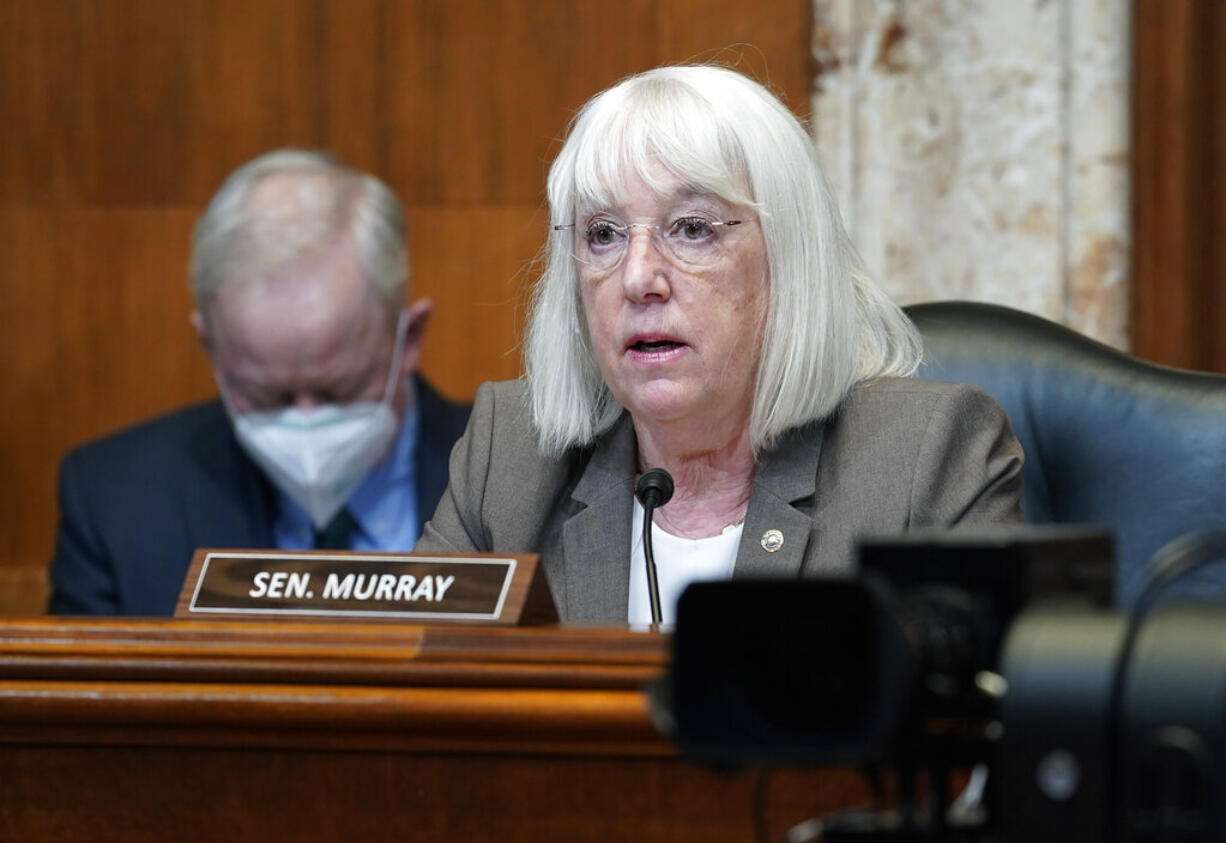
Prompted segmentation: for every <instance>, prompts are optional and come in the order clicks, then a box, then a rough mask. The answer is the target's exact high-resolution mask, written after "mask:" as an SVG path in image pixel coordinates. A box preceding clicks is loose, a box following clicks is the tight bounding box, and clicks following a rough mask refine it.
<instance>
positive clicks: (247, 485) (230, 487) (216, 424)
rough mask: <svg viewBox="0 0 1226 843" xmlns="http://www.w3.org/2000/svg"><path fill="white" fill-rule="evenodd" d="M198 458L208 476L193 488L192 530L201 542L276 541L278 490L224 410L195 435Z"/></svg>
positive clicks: (227, 544)
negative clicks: (237, 435) (241, 442)
mask: <svg viewBox="0 0 1226 843" xmlns="http://www.w3.org/2000/svg"><path fill="white" fill-rule="evenodd" d="M218 406H219V407H220V404H219V405H218ZM192 459H193V460H194V461H195V462H196V464H197V466H198V468H199V471H200V473H199V475H198V476H199V477H200V478H202V481H203V482H201V483H200V484H199V485H198V486H195V487H194V488H191V489H188V490H187V495H188V502H187V507H186V509H187V512H186V519H187V526H188V535H190V536H191V537H192V539H193V542H194V543H195V545H196V546H197V547H252V548H267V547H272V546H273V536H272V518H273V514H272V513H273V509H272V508H273V503H272V490H271V489H270V488H269V486H268V482H267V481H266V480H265V479H264V476H263V475H262V474H261V473H260V470H259V469H258V468H257V467H256V465H255V463H253V462H252V461H251V459H250V458H249V457H248V456H247V454H246V453H244V452H243V449H242V447H241V446H240V445H239V444H238V441H237V440H236V439H235V438H234V432H233V430H232V429H231V427H230V420H229V419H228V418H226V416H225V412H224V411H219V412H218V417H217V419H215V420H213V421H212V422H211V423H210V424H208V425H206V426H204V427H203V428H202V429H201V430H200V431H199V435H198V436H196V437H195V438H194V440H193V442H192Z"/></svg>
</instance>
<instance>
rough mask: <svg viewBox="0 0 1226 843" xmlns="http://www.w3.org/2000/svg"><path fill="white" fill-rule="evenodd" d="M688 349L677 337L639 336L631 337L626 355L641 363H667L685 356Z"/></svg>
mask: <svg viewBox="0 0 1226 843" xmlns="http://www.w3.org/2000/svg"><path fill="white" fill-rule="evenodd" d="M687 348H689V346H688V345H687V344H686V343H684V342H682V341H681V340H679V339H676V338H675V337H665V336H638V337H631V339H630V342H629V343H627V345H626V354H627V356H629V357H630V358H631V359H632V360H636V361H638V362H641V363H656V362H667V361H669V360H672V359H674V358H676V357H678V356H680V355H681V354H684V353H685V350H686V349H687Z"/></svg>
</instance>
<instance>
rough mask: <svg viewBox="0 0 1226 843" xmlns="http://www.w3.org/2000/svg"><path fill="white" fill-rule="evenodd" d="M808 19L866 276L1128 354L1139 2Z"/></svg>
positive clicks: (862, 12) (886, 4) (954, 5)
mask: <svg viewBox="0 0 1226 843" xmlns="http://www.w3.org/2000/svg"><path fill="white" fill-rule="evenodd" d="M814 2H815V12H816V16H815V29H814V35H813V50H814V57H815V63H816V84H815V95H814V111H813V123H812V125H813V132H814V135H815V137H816V138H817V142H818V146H819V147H820V149H821V150H822V155H823V160H824V162H825V164H826V167H827V172H828V174H829V176H830V179H831V181H832V182H833V183H834V186H835V189H836V192H837V193H838V195H839V198H840V202H841V205H842V211H843V216H844V219H845V221H846V223H847V226H848V229H849V231H850V232H851V235H852V238H853V239H854V240H855V242H856V243H857V244H858V246H859V248H860V250H861V252H862V253H863V255H864V258H865V261H866V263H867V264H868V267H869V269H870V271H871V272H873V273H874V274H875V276H876V277H878V278H880V279H881V280H882V282H883V283H884V284H885V286H886V288H887V289H888V290H889V291H890V293H891V294H892V295H894V296H895V298H896V299H897V300H899V301H900V302H903V303H910V302H916V301H926V300H932V299H945V298H966V299H977V300H981V301H992V302H998V303H1001V304H1008V305H1012V306H1015V307H1019V308H1022V309H1025V310H1029V311H1033V312H1035V313H1039V314H1042V315H1044V316H1047V317H1049V318H1052V319H1056V320H1057V321H1061V322H1064V323H1066V324H1069V325H1071V326H1073V327H1075V328H1077V329H1078V330H1081V331H1083V332H1085V333H1088V334H1090V335H1092V336H1095V337H1098V338H1099V339H1102V340H1104V341H1106V342H1110V343H1112V344H1114V345H1117V346H1121V347H1123V346H1125V345H1126V343H1127V327H1128V326H1127V316H1128V290H1127V271H1128V236H1129V217H1128V9H1129V3H1128V0H999V1H998V0H814Z"/></svg>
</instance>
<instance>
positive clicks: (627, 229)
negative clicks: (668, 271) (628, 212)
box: [553, 214, 742, 272]
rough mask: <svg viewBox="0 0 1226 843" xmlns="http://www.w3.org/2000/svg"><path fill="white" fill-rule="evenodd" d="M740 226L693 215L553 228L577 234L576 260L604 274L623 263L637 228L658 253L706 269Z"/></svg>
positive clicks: (605, 220)
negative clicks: (645, 233) (669, 219)
mask: <svg viewBox="0 0 1226 843" xmlns="http://www.w3.org/2000/svg"><path fill="white" fill-rule="evenodd" d="M741 223H742V220H718V219H708V218H707V217H705V216H701V215H694V214H691V215H688V216H683V217H678V218H677V219H675V220H673V221H672V222H668V223H645V222H621V221H620V220H615V219H610V218H608V217H600V218H597V219H594V220H592V221H591V222H589V223H588V224H587V225H586V226H584V227H582V228H580V227H579V226H578V225H576V224H575V223H568V224H566V225H555V226H554V227H553V229H554V231H575V232H576V235H575V238H574V240H575V242H574V249H573V254H574V256H575V260H577V261H580V262H582V263H585V264H588V265H589V266H591V267H592V268H593V269H595V270H598V271H602V272H603V271H607V270H610V269H613V268H614V267H616V266H617V265H618V264H619V263H621V261H622V258H623V257H625V255H626V252H627V250H628V248H629V246H630V239H631V237H632V236H633V233H634V229H636V228H641V229H644V230H646V231H648V232H650V234H651V240H652V243H653V244H654V245H655V248H656V250H657V251H659V252H660V253H661V254H663V255H665V256H667V257H668V258H670V259H671V260H673V261H674V262H675V263H678V264H680V265H683V266H706V265H708V264H711V263H713V262H714V261H716V260H718V259H719V257H720V256H721V255H722V254H723V253H724V250H725V248H726V246H727V243H726V240H727V235H728V230H729V229H730V228H731V227H733V226H737V225H740V224H741Z"/></svg>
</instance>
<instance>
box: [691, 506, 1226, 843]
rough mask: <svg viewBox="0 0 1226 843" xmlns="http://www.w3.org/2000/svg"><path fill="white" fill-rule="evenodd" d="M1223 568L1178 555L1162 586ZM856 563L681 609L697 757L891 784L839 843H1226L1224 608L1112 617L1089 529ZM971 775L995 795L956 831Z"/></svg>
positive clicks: (852, 819) (883, 548)
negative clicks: (847, 771)
mask: <svg viewBox="0 0 1226 843" xmlns="http://www.w3.org/2000/svg"><path fill="white" fill-rule="evenodd" d="M1223 549H1226V537H1223V536H1222V535H1218V534H1213V535H1206V536H1200V537H1194V538H1192V539H1189V540H1186V541H1185V542H1184V544H1183V546H1182V548H1179V549H1177V551H1176V552H1175V553H1174V555H1175V556H1178V557H1179V561H1177V562H1175V563H1173V564H1172V560H1171V559H1167V560H1165V561H1166V563H1167V564H1166V571H1167V572H1168V573H1169V572H1170V571H1172V570H1174V569H1179V570H1178V573H1182V571H1183V570H1185V569H1189V568H1191V567H1194V565H1192V564H1188V560H1189V559H1198V560H1201V561H1203V560H1205V559H1208V558H1209V557H1211V556H1215V555H1218V554H1219V553H1220V552H1221V550H1223ZM858 555H859V569H858V571H857V572H856V573H855V574H854V575H849V576H847V577H845V578H829V579H812V580H799V581H797V580H789V581H777V580H776V581H767V580H757V581H746V580H734V581H729V582H710V583H695V584H693V585H691V586H690V587H689V588H688V589H687V590H686V591H685V593H684V594H683V595H682V597H681V600H680V602H679V603H678V607H677V623H676V630H675V633H674V638H673V648H674V653H673V666H672V669H671V672H670V676H669V678H668V695H667V696H668V700H669V711H670V714H671V720H672V726H673V729H674V732H675V736H676V738H677V740H678V742H679V744H680V746H681V749H682V752H683V754H684V755H685V756H686V757H687V758H689V759H691V760H693V761H696V762H698V763H703V764H708V765H715V766H720V767H740V766H748V765H803V766H830V765H839V766H847V765H854V766H858V767H861V768H863V769H865V770H867V771H874V772H875V771H885V772H887V773H889V774H891V775H892V776H893V777H894V778H895V780H896V781H897V784H898V786H897V793H898V797H897V799H896V800H895V801H896V803H897V804H895V805H894V806H893V808H892V809H891V810H890V811H884V810H883V811H881V812H880V813H879V814H878V815H877V816H866V815H864V814H862V813H861V814H856V815H849V816H845V817H834V818H828V819H827V820H826V821H825V832H824V833H823V839H825V840H829V839H841V838H842V837H856V838H859V839H863V838H864V837H874V836H875V837H880V838H887V837H888V838H889V839H931V840H944V839H958V840H1003V841H1028V843H1030V841H1034V840H1036V839H1039V840H1048V841H1062V840H1069V841H1072V840H1076V841H1079V843H1085V842H1086V841H1089V842H1090V843H1093V841H1159V840H1163V841H1164V840H1178V841H1196V840H1206V841H1208V840H1220V839H1223V838H1224V837H1226V807H1224V805H1223V800H1220V799H1218V798H1217V795H1218V794H1220V793H1223V792H1224V791H1223V787H1224V786H1226V775H1224V774H1223V770H1222V761H1221V760H1219V759H1221V758H1223V757H1226V756H1224V753H1226V734H1224V731H1226V610H1224V609H1223V607H1222V606H1220V605H1213V604H1206V603H1192V602H1187V601H1183V602H1174V603H1172V602H1167V603H1163V604H1161V605H1158V606H1157V607H1156V608H1153V601H1152V600H1150V599H1148V598H1147V597H1146V596H1144V595H1143V598H1142V600H1141V601H1139V604H1138V606H1136V607H1133V608H1132V610H1131V611H1127V612H1125V611H1119V610H1115V609H1113V608H1112V607H1111V606H1110V596H1111V593H1112V573H1111V572H1112V564H1113V562H1112V557H1113V549H1112V541H1111V536H1110V534H1109V533H1106V532H1103V531H1100V530H1094V529H1087V528H1079V527H1058V526H1051V527H1026V528H1012V529H1008V530H998V531H991V532H980V533H967V532H943V533H922V532H920V533H910V534H905V535H902V536H897V537H889V538H869V539H866V540H864V541H863V542H862V543H861V544H860V547H859V554H858ZM1170 555H1171V554H1168V556H1170ZM1158 563H1159V560H1157V559H1156V560H1155V564H1158ZM1195 564H1199V562H1196V563H1195ZM1159 579H1161V577H1159ZM1151 608H1153V610H1152V611H1150V609H1151ZM959 771H961V776H959V775H958V773H959ZM967 771H976V774H975V775H974V776H972V779H976V780H982V779H983V778H984V776H985V774H986V780H987V782H988V784H987V786H986V787H985V789H984V795H983V799H982V800H981V802H980V803H979V804H978V805H977V806H976V807H975V810H973V811H966V810H963V811H962V812H961V813H957V812H954V811H952V810H951V809H950V805H951V800H950V798H949V793H948V788H949V783H950V782H951V781H954V782H962V783H964V782H965V781H966V778H967ZM951 774H953V775H952V776H951ZM921 792H922V793H923V794H924V796H923V798H913V795H914V794H917V793H921Z"/></svg>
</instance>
